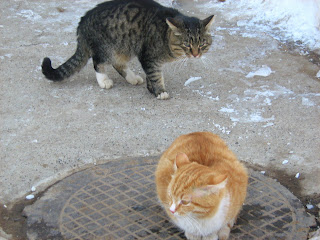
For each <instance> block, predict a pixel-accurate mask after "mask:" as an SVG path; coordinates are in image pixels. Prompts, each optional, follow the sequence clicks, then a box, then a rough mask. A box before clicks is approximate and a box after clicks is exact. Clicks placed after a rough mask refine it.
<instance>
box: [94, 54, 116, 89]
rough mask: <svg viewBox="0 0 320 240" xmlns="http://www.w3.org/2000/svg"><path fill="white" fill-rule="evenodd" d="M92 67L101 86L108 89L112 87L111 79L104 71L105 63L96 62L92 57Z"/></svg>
mask: <svg viewBox="0 0 320 240" xmlns="http://www.w3.org/2000/svg"><path fill="white" fill-rule="evenodd" d="M93 65H94V69H95V70H96V78H97V81H98V84H99V86H100V87H101V88H105V89H109V88H112V87H113V81H112V79H110V78H109V77H108V75H107V73H106V72H105V65H104V64H103V63H97V60H96V59H95V58H93Z"/></svg>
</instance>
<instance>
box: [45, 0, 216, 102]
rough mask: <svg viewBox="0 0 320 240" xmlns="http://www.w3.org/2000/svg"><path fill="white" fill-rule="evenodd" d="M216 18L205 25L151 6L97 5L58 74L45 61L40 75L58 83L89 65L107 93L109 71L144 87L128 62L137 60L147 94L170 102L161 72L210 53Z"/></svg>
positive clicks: (124, 0) (131, 1)
mask: <svg viewBox="0 0 320 240" xmlns="http://www.w3.org/2000/svg"><path fill="white" fill-rule="evenodd" d="M213 20H214V16H213V15H212V16H210V17H208V18H206V19H204V20H199V19H198V18H195V17H187V16H185V15H183V14H181V13H179V12H178V11H177V10H175V9H173V8H167V7H164V6H162V5H160V4H158V3H157V2H154V1H153V0H116V1H108V2H104V3H101V4H99V5H97V6H96V7H95V8H93V9H92V10H90V11H88V12H87V13H86V14H85V16H84V17H82V18H81V21H80V23H79V26H78V29H77V36H78V38H77V41H78V45H77V50H76V52H75V53H74V55H73V56H72V57H71V58H70V59H69V60H67V61H66V62H65V63H64V64H62V65H61V66H59V67H58V68H57V69H54V68H52V66H51V60H50V59H49V58H44V60H43V63H42V72H43V74H44V75H45V76H46V78H48V79H50V80H52V81H61V80H63V79H65V78H68V77H70V76H71V75H72V74H74V73H75V72H77V71H80V69H81V68H82V67H84V66H85V65H86V63H87V61H88V59H89V58H92V59H93V65H94V69H95V71H96V78H97V81H98V84H99V86H100V87H101V88H106V89H108V88H111V87H112V86H113V81H112V80H111V79H110V78H109V77H108V76H107V74H106V72H105V65H106V64H112V66H113V67H114V68H115V69H116V70H117V71H118V72H119V74H120V75H121V76H122V77H124V78H125V79H126V80H127V81H128V82H129V83H131V84H133V85H136V84H141V83H143V79H142V78H141V77H140V76H137V75H135V74H134V73H133V72H132V71H131V70H130V69H129V68H128V67H127V62H128V61H129V60H130V59H131V58H133V57H135V56H137V57H138V59H139V61H140V63H141V65H142V68H143V69H144V71H145V73H146V82H147V87H148V90H149V91H150V92H151V93H153V94H154V95H155V96H156V97H158V98H159V99H167V98H168V97H169V95H168V93H167V92H166V89H165V85H164V80H163V75H162V72H161V67H162V65H163V64H164V63H166V62H170V61H174V60H176V59H179V58H181V57H195V58H199V57H201V55H202V54H203V53H205V52H207V51H208V49H209V47H210V45H211V43H212V38H211V35H210V33H209V29H210V26H211V25H212V23H213Z"/></svg>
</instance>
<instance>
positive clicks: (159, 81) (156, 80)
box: [141, 62, 169, 100]
mask: <svg viewBox="0 0 320 240" xmlns="http://www.w3.org/2000/svg"><path fill="white" fill-rule="evenodd" d="M141 65H142V67H143V70H144V71H145V73H146V82H147V88H148V90H149V92H151V93H153V94H154V95H155V96H156V97H157V98H158V99H161V100H164V99H168V98H169V94H168V93H167V91H166V89H165V86H164V79H163V75H162V71H161V66H159V65H158V64H156V63H153V62H141Z"/></svg>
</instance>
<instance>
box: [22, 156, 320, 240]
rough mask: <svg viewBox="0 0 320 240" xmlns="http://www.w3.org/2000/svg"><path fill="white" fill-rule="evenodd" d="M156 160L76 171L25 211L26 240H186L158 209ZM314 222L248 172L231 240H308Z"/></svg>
mask: <svg viewBox="0 0 320 240" xmlns="http://www.w3.org/2000/svg"><path fill="white" fill-rule="evenodd" d="M157 161H158V160H157V158H151V159H150V158H137V159H122V160H117V161H111V162H108V163H105V164H101V165H97V166H95V167H92V168H90V169H87V170H84V171H80V172H77V173H75V174H73V175H71V176H69V177H67V178H65V179H63V180H62V181H60V182H58V183H57V184H55V185H53V186H52V187H50V188H49V189H48V190H47V191H46V192H45V193H44V194H43V195H42V197H41V198H40V199H38V200H37V201H36V202H35V203H33V204H32V205H30V206H28V207H26V208H25V210H24V214H25V215H26V216H27V224H28V227H27V234H28V238H29V239H39V240H40V239H70V240H71V239H74V240H75V239H171V240H173V239H185V238H184V234H183V232H181V231H180V230H179V229H177V228H176V227H175V226H174V225H173V224H172V223H171V222H170V220H169V218H168V217H167V216H166V214H165V212H164V211H163V209H162V208H161V206H160V205H159V202H158V200H157V196H156V188H155V182H154V172H155V168H156V164H157ZM314 223H315V222H314V217H312V216H310V215H308V214H306V212H305V210H304V207H303V206H302V204H301V202H300V201H299V200H298V199H297V198H296V197H295V196H294V195H292V194H291V193H290V192H289V191H288V190H287V189H286V188H285V187H283V186H281V185H280V184H279V183H278V182H276V181H275V180H272V179H270V178H268V177H266V176H264V175H263V174H262V173H260V172H256V171H252V170H250V178H249V186H248V196H247V199H246V201H245V204H244V206H243V210H242V211H241V214H240V217H239V219H238V221H237V224H236V225H235V226H234V228H233V229H232V232H231V235H230V239H246V240H249V239H290V240H302V239H307V236H308V232H309V227H310V226H311V225H314Z"/></svg>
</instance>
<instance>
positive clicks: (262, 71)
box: [246, 65, 273, 78]
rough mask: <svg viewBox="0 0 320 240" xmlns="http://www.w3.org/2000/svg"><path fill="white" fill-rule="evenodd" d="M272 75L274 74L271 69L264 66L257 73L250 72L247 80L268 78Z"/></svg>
mask: <svg viewBox="0 0 320 240" xmlns="http://www.w3.org/2000/svg"><path fill="white" fill-rule="evenodd" d="M271 73H273V71H272V70H271V68H270V67H268V66H265V65H264V66H262V67H261V68H259V69H258V70H257V71H255V72H249V73H248V74H247V76H246V78H253V77H254V76H262V77H268V76H269V75H270V74H271Z"/></svg>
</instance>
